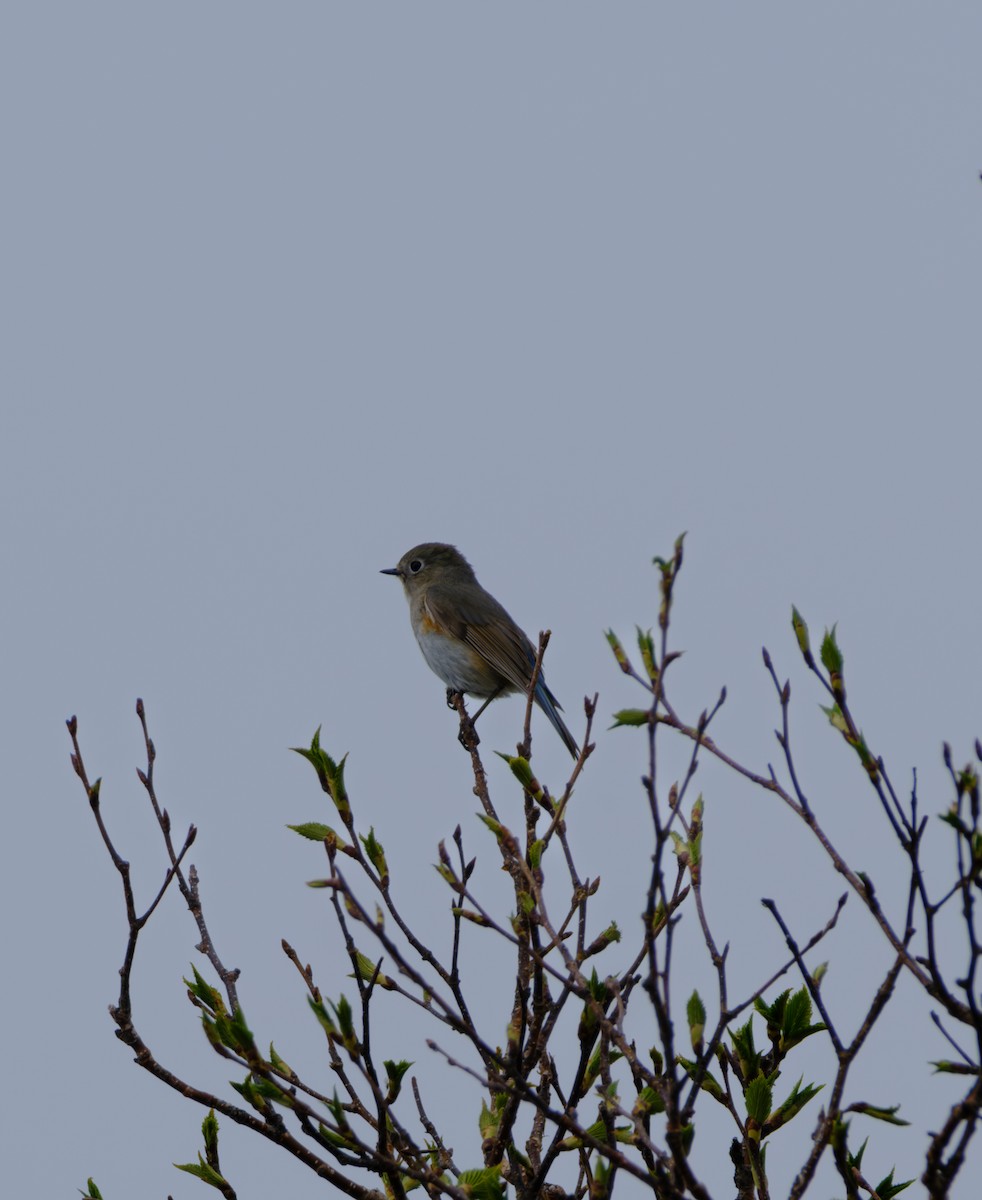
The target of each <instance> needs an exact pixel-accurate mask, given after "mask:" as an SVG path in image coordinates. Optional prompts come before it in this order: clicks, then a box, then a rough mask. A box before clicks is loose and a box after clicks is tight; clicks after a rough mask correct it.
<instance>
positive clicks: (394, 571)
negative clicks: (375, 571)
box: [379, 567, 402, 578]
mask: <svg viewBox="0 0 982 1200" xmlns="http://www.w3.org/2000/svg"><path fill="white" fill-rule="evenodd" d="M379 574H380V575H398V576H399V577H400V578H401V577H402V572H401V571H400V570H399V568H398V567H383V568H382V570H381V571H379Z"/></svg>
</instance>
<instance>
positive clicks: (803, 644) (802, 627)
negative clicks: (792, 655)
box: [791, 605, 814, 666]
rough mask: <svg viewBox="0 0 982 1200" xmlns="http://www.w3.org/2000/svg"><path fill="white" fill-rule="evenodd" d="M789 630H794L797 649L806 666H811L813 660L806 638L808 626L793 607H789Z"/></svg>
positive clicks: (807, 638)
mask: <svg viewBox="0 0 982 1200" xmlns="http://www.w3.org/2000/svg"><path fill="white" fill-rule="evenodd" d="M791 628H792V629H793V630H794V636H795V637H796V638H797V639H798V649H799V650H800V651H801V653H802V656H803V657H804V660H805V662H806V663H807V664H808V666H811V665H812V662H813V661H814V660H813V659H812V651H811V641H810V639H809V637H808V626H807V625H806V624H805V620H804V617H802V615H801V613H800V612H798V610H797V609H796V608H795V607H794V605H792V606H791Z"/></svg>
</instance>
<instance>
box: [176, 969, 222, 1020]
mask: <svg viewBox="0 0 982 1200" xmlns="http://www.w3.org/2000/svg"><path fill="white" fill-rule="evenodd" d="M191 971H192V973H193V975H194V980H193V981H192V980H190V979H185V980H184V982H185V984H187V989H188V991H189V992H190V993H191V994H192V996H194V997H195V998H196V999H198V1000H200V1001H201V1003H202V1004H203V1005H204V1006H205V1008H206V1009H207V1010H208V1011H209V1012H210V1013H212V1014H213V1015H217V1014H222V1015H225V1014H227V1013H228V1009H227V1008H226V1007H225V1001H224V1000H223V999H222V993H221V992H220V991H219V990H218V988H214V987H212V986H211V984H210V983H208V982H207V981H206V980H205V979H204V978H203V977H202V976H201V974H200V973H199V971H198V968H197V967H196V966H195V965H194V963H192V964H191Z"/></svg>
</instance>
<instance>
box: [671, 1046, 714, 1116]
mask: <svg viewBox="0 0 982 1200" xmlns="http://www.w3.org/2000/svg"><path fill="white" fill-rule="evenodd" d="M675 1061H676V1062H677V1063H678V1064H679V1066H680V1067H682V1069H683V1070H684V1071H685V1073H686V1074H687V1075H688V1076H689V1078H690V1079H691V1080H693V1082H694V1081H695V1078H696V1076H697V1075H698V1074H699V1064H698V1063H697V1062H693V1060H692V1059H691V1058H684V1057H683V1056H682V1055H681V1054H676V1056H675ZM699 1087H700V1088H701V1089H702V1090H703V1091H704V1092H708V1093H709V1095H710V1096H712V1098H713V1099H714V1100H718V1101H719V1102H720V1103H721V1104H725V1103H726V1093H725V1092H724V1091H723V1089H722V1087H720V1084H719V1080H717V1079H716V1077H715V1076H714V1075H712V1074H711V1073H710V1072H709V1071H704V1072H703V1073H702V1076H701V1078H700V1080H699Z"/></svg>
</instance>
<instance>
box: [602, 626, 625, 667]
mask: <svg viewBox="0 0 982 1200" xmlns="http://www.w3.org/2000/svg"><path fill="white" fill-rule="evenodd" d="M604 636H605V637H606V638H607V644H608V646H610V648H611V650H613V652H614V658H616V659H617V665H618V666H619V667H620V669H621V670H622V671H623V672H624V674H625V675H630V674H631V662H630V660H629V659H628V657H627V655H626V654H625V653H624V647H623V646H622V645H621V643H620V639H619V638H618V636H617V634H616V633H614V631H613V629H608V630H607V632H606V634H605V635H604Z"/></svg>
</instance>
